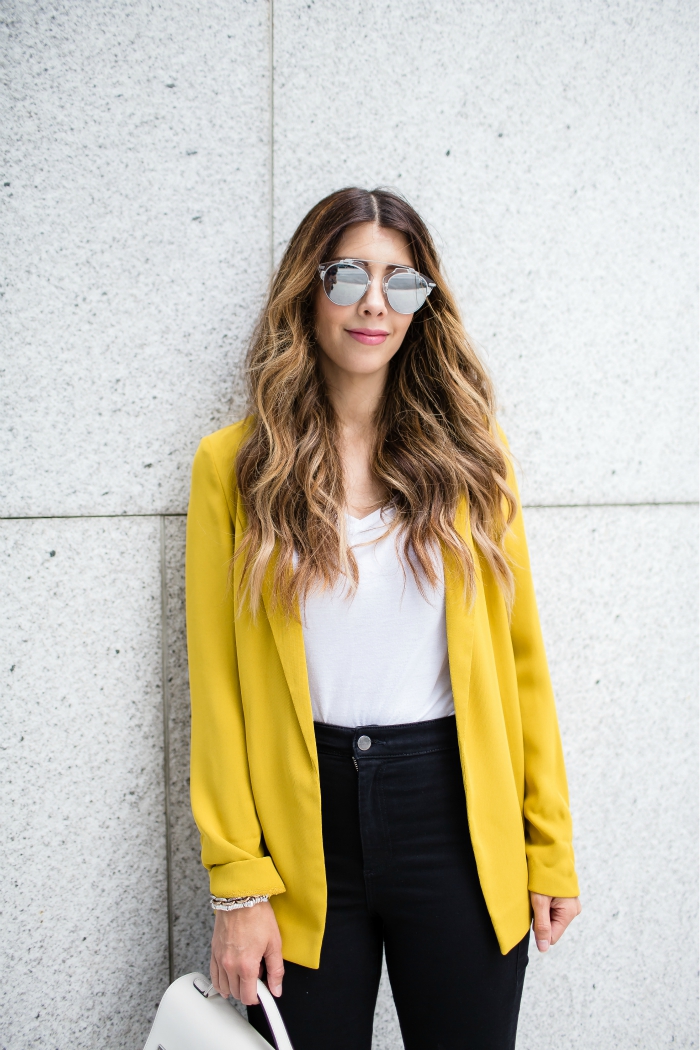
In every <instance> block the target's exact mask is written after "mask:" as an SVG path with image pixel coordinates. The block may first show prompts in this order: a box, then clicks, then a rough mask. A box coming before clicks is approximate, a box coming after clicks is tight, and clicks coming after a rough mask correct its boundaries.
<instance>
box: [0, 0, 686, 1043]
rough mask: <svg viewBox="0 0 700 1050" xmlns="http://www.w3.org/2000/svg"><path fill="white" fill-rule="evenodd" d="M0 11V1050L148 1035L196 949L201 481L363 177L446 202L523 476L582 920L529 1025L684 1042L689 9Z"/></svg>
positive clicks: (582, 1038)
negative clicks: (289, 284) (204, 454)
mask: <svg viewBox="0 0 700 1050" xmlns="http://www.w3.org/2000/svg"><path fill="white" fill-rule="evenodd" d="M0 13H1V16H2V45H1V53H2V60H3V64H2V79H3V93H2V111H1V112H0V128H1V129H2V131H1V133H0V142H1V145H2V150H3V159H2V161H1V162H0V163H1V165H2V170H1V171H0V176H1V177H0V193H1V195H2V213H3V230H4V234H5V236H4V237H3V245H4V247H3V256H4V263H5V265H3V266H2V271H3V273H2V281H3V288H2V292H3V294H2V299H1V302H2V307H1V308H2V311H3V318H2V323H1V328H0V331H1V332H2V341H3V353H2V366H1V367H2V370H3V371H2V379H3V384H2V397H3V405H2V417H1V418H2V427H1V433H2V439H1V440H2V448H3V475H2V482H1V490H0V497H1V501H2V510H1V514H2V516H3V520H2V521H1V522H0V543H1V545H2V558H3V566H4V567H5V570H6V571H5V572H4V573H3V588H4V589H5V588H6V590H7V598H6V600H5V604H4V609H5V612H6V623H5V626H4V628H3V650H2V651H3V658H2V666H1V674H2V682H3V694H2V695H3V716H2V726H3V731H2V736H3V743H2V751H1V752H0V754H1V756H2V757H1V759H0V762H1V763H2V769H3V790H2V793H1V794H0V807H2V823H3V835H2V842H1V845H0V849H2V851H3V852H4V854H5V856H4V858H3V861H2V873H3V875H2V879H1V880H0V896H1V897H2V900H3V909H2V914H3V918H2V920H1V923H2V925H1V927H0V953H1V954H2V957H3V963H2V972H3V974H4V975H5V976H4V979H3V982H2V988H1V991H0V998H2V1004H0V1047H2V1048H3V1050H25V1048H27V1050H28V1048H30V1047H37V1048H38V1047H41V1048H54V1047H55V1048H57V1050H64V1048H65V1050H67V1048H68V1047H70V1048H71V1050H80V1048H85V1050H87V1048H90V1050H101V1048H104V1050H122V1048H123V1050H139V1048H140V1046H141V1045H142V1044H143V1041H144V1039H145V1035H146V1032H147V1029H148V1025H149V1023H150V1021H151V1019H152V1017H153V1014H154V1011H155V1006H156V1003H157V1001H158V999H159V997H160V995H161V994H162V992H163V989H164V988H165V986H166V984H167V982H168V979H169V976H170V975H172V974H175V975H177V974H179V973H182V972H185V971H186V970H187V969H191V968H195V967H196V968H200V967H201V968H203V969H206V967H207V957H208V952H207V940H208V936H209V931H210V927H211V919H210V915H209V913H208V911H207V900H206V893H207V891H206V879H205V878H204V875H203V872H202V870H201V869H200V867H199V862H198V859H197V839H196V835H195V833H194V829H193V827H192V822H191V818H190V815H189V810H188V802H187V719H188V714H187V705H188V695H187V674H186V653H185V642H184V621H183V583H182V571H183V550H184V514H185V510H186V506H187V491H188V476H189V467H190V462H191V458H192V454H193V452H194V449H195V447H196V444H197V441H198V439H199V438H200V437H201V436H202V435H203V434H205V433H207V432H209V431H211V430H213V429H215V428H216V427H218V426H220V425H222V424H224V423H226V422H229V421H232V420H234V419H236V418H237V417H239V416H240V414H241V412H242V408H243V401H242V385H241V374H240V361H241V355H242V353H243V350H244V346H245V342H246V338H247V336H248V333H249V331H250V328H251V325H252V322H253V319H254V317H255V314H256V311H257V309H258V307H259V305H260V302H261V298H262V295H263V292H264V288H265V283H266V280H267V277H268V275H269V271H270V265H271V261H272V260H273V259H274V258H278V257H279V254H280V252H281V250H282V248H283V246H284V244H285V241H286V239H287V238H288V237H289V235H290V234H291V232H292V230H293V229H294V226H295V224H296V223H297V221H298V220H299V218H300V217H301V215H302V214H303V213H304V211H305V210H306V209H307V208H308V207H309V206H310V205H311V204H312V203H313V202H314V201H315V200H316V199H317V198H318V197H319V196H320V195H322V194H324V193H326V192H328V191H330V190H331V189H334V188H337V187H339V186H341V185H347V184H351V183H359V184H361V185H366V186H372V185H376V184H388V185H391V186H394V187H398V188H399V189H400V190H401V191H403V192H404V193H406V194H407V195H408V197H409V198H410V199H411V200H412V201H413V202H414V203H415V204H416V206H417V207H418V208H419V210H420V211H421V212H422V213H423V214H424V215H425V217H426V218H427V220H428V221H429V222H430V224H431V227H432V228H433V230H434V231H435V234H436V237H437V239H438V242H439V244H440V245H441V248H442V251H443V254H444V260H445V265H446V268H447V271H448V273H449V275H450V278H451V280H452V282H453V284H454V287H455V289H456V292H457V294H458V297H459V300H460V302H461V304H462V308H463V310H464V314H465V318H466V321H467V325H468V327H469V328H470V330H471V331H472V333H473V334H474V336H475V337H476V339H477V340H478V342H479V344H480V346H481V347H482V350H483V354H484V356H485V358H486V360H487V362H488V364H489V366H490V368H491V370H492V372H493V374H494V376H495V379H496V381H497V384H498V388H499V391H500V397H501V404H502V412H501V416H502V421H503V423H504V426H505V427H506V430H507V432H508V434H509V436H510V439H511V443H512V446H513V448H514V450H515V452H516V454H517V456H518V457H519V459H520V462H521V464H522V469H523V497H524V501H525V503H526V504H527V506H528V510H527V512H526V514H527V522H528V525H529V530H530V539H531V546H532V556H533V562H534V571H535V575H536V582H537V585H538V591H539V596H540V603H541V611H542V618H543V622H544V628H545V632H546V636H547V639H548V643H549V652H550V656H551V664H552V671H553V676H554V681H555V685H556V688H557V695H558V700H559V707H560V714H561V721H562V728H563V733H564V737H565V746H566V752H567V757H568V763H569V772H570V781H571V795H572V804H573V809H574V816H575V820H576V829H577V852H578V859H579V867H580V875H581V882H582V887H583V897H584V905H585V907H584V912H583V915H582V917H581V918H580V919H579V920H578V921H577V922H576V924H575V927H574V928H572V930H571V931H570V933H569V934H567V937H566V939H565V941H563V942H562V944H561V945H560V946H558V947H557V948H556V949H555V950H554V951H553V952H551V954H549V955H548V956H547V957H545V958H537V959H533V961H532V964H531V966H530V971H529V975H528V979H527V984H526V995H525V1002H524V1007H523V1015H522V1023H521V1034H520V1039H519V1046H520V1047H522V1048H523V1050H555V1048H556V1050H561V1048H562V1047H567V1048H570V1050H607V1048H624V1050H627V1048H632V1047H634V1048H645V1050H659V1048H661V1047H666V1046H669V1047H670V1046H673V1047H674V1048H681V1047H684V1048H685V1047H696V1046H697V1045H698V1043H697V1027H696V1013H695V975H696V972H697V959H696V937H695V931H696V881H697V878H696V828H697V823H696V806H695V777H694V770H695V740H696V713H695V694H696V676H695V662H694V656H693V654H694V647H695V625H696V608H695V604H696V582H697V577H696V562H695V538H696V519H697V503H696V501H697V488H696V440H695V433H696V431H695V396H696V382H695V379H696V367H695V333H694V327H693V326H694V317H695V313H694V303H695V279H696V262H695V244H696V185H697V172H696V134H695V121H694V116H695V56H696V18H695V5H694V4H692V3H690V0H663V2H661V0H647V2H644V3H641V2H639V0H635V2H632V0H589V2H586V3H583V4H582V3H575V2H573V0H563V2H559V3H554V2H553V0H523V2H516V0H444V2H442V3H440V4H432V5H423V6H421V5H413V6H412V5H406V4H400V3H398V2H396V0H394V2H388V0H371V2H370V0H346V2H345V3H331V2H330V0H303V2H302V0H275V2H274V7H273V6H272V4H271V3H268V2H265V0H248V2H246V0H201V3H199V4H192V3H191V2H185V0H169V2H168V3H164V4H154V3H147V2H145V0H93V2H91V3H88V2H86V0H71V2H68V0H36V2H35V0H4V2H3V4H2V6H1V7H0ZM376 1043H377V1047H381V1048H382V1050H398V1047H399V1046H400V1038H399V1035H398V1029H397V1026H396V1019H395V1015H394V1014H393V1008H392V1004H391V1000H390V996H389V993H388V990H387V989H386V987H383V991H382V997H381V999H380V1004H379V1007H378V1012H377V1036H376Z"/></svg>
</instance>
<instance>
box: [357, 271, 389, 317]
mask: <svg viewBox="0 0 700 1050" xmlns="http://www.w3.org/2000/svg"><path fill="white" fill-rule="evenodd" d="M360 306H361V308H362V312H363V313H367V314H372V315H374V316H376V315H378V314H384V313H386V310H387V304H386V300H385V298H384V289H383V288H382V282H381V279H380V278H379V277H375V278H374V279H373V280H372V283H371V284H370V286H369V288H368V289H367V291H366V292H365V294H364V296H363V298H362V302H361V304H360Z"/></svg>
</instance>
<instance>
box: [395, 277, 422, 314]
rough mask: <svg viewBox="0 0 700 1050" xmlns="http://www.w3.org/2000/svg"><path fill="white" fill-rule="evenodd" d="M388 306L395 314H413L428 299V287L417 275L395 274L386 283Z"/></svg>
mask: <svg viewBox="0 0 700 1050" xmlns="http://www.w3.org/2000/svg"><path fill="white" fill-rule="evenodd" d="M386 296H387V299H388V300H389V306H390V307H391V308H392V310H396V312H397V314H413V313H415V312H416V310H420V308H421V306H422V305H423V303H424V302H425V300H426V299H427V297H428V285H427V284H426V282H425V280H424V278H423V277H421V275H420V274H418V273H395V274H392V276H391V277H390V278H389V280H388V281H387V285H386Z"/></svg>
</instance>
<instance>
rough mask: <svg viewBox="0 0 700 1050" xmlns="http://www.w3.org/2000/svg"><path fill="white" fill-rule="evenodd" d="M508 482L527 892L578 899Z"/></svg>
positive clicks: (562, 772) (519, 526) (563, 790)
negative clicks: (521, 742)
mask: <svg viewBox="0 0 700 1050" xmlns="http://www.w3.org/2000/svg"><path fill="white" fill-rule="evenodd" d="M508 483H509V485H510V487H511V489H512V490H513V492H514V493H515V495H516V498H517V503H518V510H517V514H516V517H515V520H514V521H513V523H512V526H511V529H510V532H509V534H508V536H507V538H506V549H507V552H508V555H509V559H510V565H511V569H512V571H513V575H514V577H515V599H514V603H513V609H512V616H511V640H512V645H513V654H514V657H515V669H516V676H517V682H518V695H519V701H520V713H521V720H522V732H523V749H524V760H525V798H524V818H525V850H526V854H527V863H528V889H530V890H531V891H533V892H535V893H544V894H547V895H548V896H551V897H577V896H578V893H579V887H578V880H577V877H576V871H575V868H574V850H573V841H572V840H573V829H572V822H571V811H570V809H569V791H568V786H567V781H566V769H565V768H564V754H563V750H562V745H561V737H560V735H559V724H558V720H557V712H556V707H555V702H554V693H553V690H552V683H551V679H550V676H549V668H548V665H547V655H546V653H545V648H544V641H543V638H542V631H541V628H540V619H539V615H538V612H537V601H536V598H535V588H534V585H533V582H532V574H531V572H530V557H529V554H528V549H527V541H526V538H525V526H524V522H523V515H522V508H521V505H520V495H519V493H518V487H517V481H516V479H515V473H514V471H513V470H512V466H511V468H510V471H509V477H508Z"/></svg>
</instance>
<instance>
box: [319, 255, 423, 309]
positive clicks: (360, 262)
mask: <svg viewBox="0 0 700 1050" xmlns="http://www.w3.org/2000/svg"><path fill="white" fill-rule="evenodd" d="M369 262H370V260H369V259H332V260H331V261H330V262H325V263H321V264H320V266H319V267H318V275H319V277H320V278H321V284H322V285H323V291H324V292H325V294H326V298H327V299H330V301H331V302H332V303H333V300H332V299H331V297H330V295H329V294H328V292H327V291H326V282H325V276H326V273H327V271H328V270H329V269H330V267H331V266H338V265H339V264H340V263H349V264H350V265H351V266H356V267H357V268H358V269H359V270H363V271H364V272H365V274H366V275H367V284H366V285H365V288H364V291H363V292H362V295H359V296H358V297H357V299H356V300H355V302H354V303H346V304H345V305H346V306H354V305H355V303H359V302H360V300H361V299H362V297H363V296H365V295H366V294H367V290H368V289H369V287H370V285H371V284H372V281H373V280H374V278H373V277H372V274H371V273H370V272H369V271H368V269H367V266H368V264H369ZM387 265H390V264H387ZM397 273H415V274H416V276H417V277H420V279H421V280H422V281H425V284H426V288H427V290H426V293H425V300H424V301H423V302H422V303H421V305H420V306H419V307H418V308H417V310H409V311H408V313H417V312H418V310H421V309H422V308H423V307H424V306H425V303H426V302H427V300H428V296H429V295H430V293H431V292H432V290H433V288H434V287H435V281H430V280H428V278H427V277H426V276H425V274H424V273H421V272H420V270H416V269H414V267H413V266H403V265H401V264H400V263H397V264H396V266H393V267H392V269H391V270H390V272H389V273H385V274H384V276H383V277H382V291H383V292H384V298H385V299H386V301H387V303H389V306H391V303H390V302H389V289H388V288H387V283H388V281H389V280H390V279H391V278H392V277H393V276H394V275H395V274H397ZM333 305H334V306H338V305H340V304H338V303H333ZM391 309H392V310H394V307H393V306H391ZM394 313H397V314H398V313H403V311H401V310H394ZM404 316H408V314H404Z"/></svg>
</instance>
